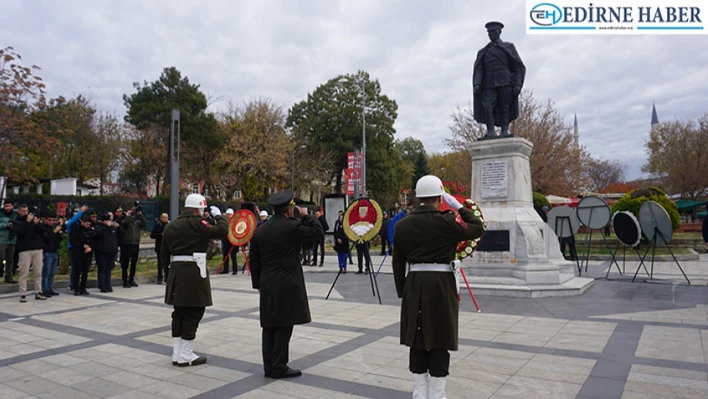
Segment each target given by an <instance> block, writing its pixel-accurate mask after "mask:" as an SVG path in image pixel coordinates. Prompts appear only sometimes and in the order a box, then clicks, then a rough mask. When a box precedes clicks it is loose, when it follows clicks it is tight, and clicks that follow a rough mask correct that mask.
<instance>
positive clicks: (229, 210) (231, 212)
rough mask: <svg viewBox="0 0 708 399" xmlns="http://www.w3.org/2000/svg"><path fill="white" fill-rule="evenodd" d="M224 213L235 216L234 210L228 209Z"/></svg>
mask: <svg viewBox="0 0 708 399" xmlns="http://www.w3.org/2000/svg"><path fill="white" fill-rule="evenodd" d="M224 213H225V214H227V215H233V214H234V210H233V209H231V208H229V209H227V210H226V212H224Z"/></svg>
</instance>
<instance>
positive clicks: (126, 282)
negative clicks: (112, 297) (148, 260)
mask: <svg viewBox="0 0 708 399" xmlns="http://www.w3.org/2000/svg"><path fill="white" fill-rule="evenodd" d="M123 288H130V284H128V281H127V280H123Z"/></svg>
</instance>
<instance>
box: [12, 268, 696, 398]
mask: <svg viewBox="0 0 708 399" xmlns="http://www.w3.org/2000/svg"><path fill="white" fill-rule="evenodd" d="M380 259H381V258H379V257H374V261H375V262H377V263H378V261H380ZM332 260H333V259H331V258H330V259H329V260H328V263H327V264H326V266H325V267H323V268H319V267H306V268H305V270H306V271H307V272H308V273H307V274H306V280H307V282H308V293H309V295H310V307H311V310H312V318H313V322H312V323H311V324H308V325H305V326H296V327H295V331H294V335H293V340H292V342H291V362H290V365H291V366H292V367H294V368H298V369H302V370H303V373H304V375H303V376H302V377H300V378H295V379H290V380H272V379H266V378H265V377H264V376H263V371H262V367H261V352H260V337H261V333H260V328H259V323H258V294H257V292H256V291H254V290H252V289H250V283H249V280H248V277H247V276H246V275H238V276H232V275H228V276H212V288H213V297H214V303H215V306H213V307H210V308H208V309H207V313H206V315H205V318H204V320H203V322H202V324H201V326H200V327H199V330H198V332H197V340H196V343H195V352H197V353H198V354H206V355H208V356H209V361H208V363H207V364H206V365H203V366H195V367H186V368H178V367H175V366H172V364H171V360H170V355H171V351H172V347H171V338H170V332H169V331H170V330H169V325H170V311H171V308H170V307H168V306H167V305H164V304H163V298H162V293H163V291H164V286H159V285H154V284H142V285H141V286H140V287H138V288H131V289H123V288H116V291H115V292H113V293H112V294H100V293H99V292H98V291H97V290H95V289H92V290H90V292H91V295H90V296H81V297H74V296H73V295H67V291H66V289H62V290H61V292H62V295H60V296H58V297H53V298H51V299H48V300H47V301H42V302H40V301H35V300H33V299H31V297H29V298H30V299H29V300H28V302H27V303H25V304H21V303H19V302H18V298H17V294H9V295H4V296H3V297H2V299H0V342H1V343H2V344H1V345H0V398H3V399H16V398H32V397H38V398H48V399H49V398H51V399H64V398H72V399H83V398H116V399H118V398H121V399H122V398H126V399H128V398H130V399H142V398H146V399H147V398H192V397H195V398H251V399H255V398H308V399H309V398H327V399H343V398H387V399H389V398H390V399H396V398H410V397H411V393H410V392H411V390H412V383H411V380H410V373H409V372H408V370H407V366H408V362H407V354H408V353H407V350H406V347H404V346H401V345H399V344H398V335H397V334H398V318H399V310H398V304H399V300H398V298H396V295H395V289H394V287H393V278H392V276H391V275H390V274H384V273H382V274H380V275H379V279H378V284H379V287H380V289H381V295H382V299H383V303H384V304H383V305H379V304H378V301H377V300H376V298H375V297H374V296H373V295H372V291H371V286H370V283H369V278H368V276H365V275H355V274H353V271H355V270H356V269H355V268H354V267H352V266H349V273H347V274H346V275H342V276H341V278H340V279H339V281H338V282H337V284H336V287H335V290H334V291H333V293H332V296H331V297H330V299H329V300H328V301H325V300H324V297H325V295H326V294H327V291H328V290H329V288H330V286H331V284H332V281H333V280H334V277H335V274H334V273H333V271H334V269H335V267H336V266H335V265H333V264H332V263H329V262H331V261H332ZM386 263H388V262H386ZM706 263H708V262H706V260H705V259H704V260H702V261H701V262H693V263H692V264H688V265H687V267H686V269H687V272H689V273H693V274H689V277H692V282H693V283H694V286H691V287H688V286H685V285H677V284H649V283H643V282H639V281H638V282H636V283H634V284H632V283H630V282H627V281H617V280H614V281H606V280H604V278H603V279H600V280H598V281H597V282H596V284H595V285H594V286H593V287H592V288H591V289H590V290H589V291H588V292H586V293H585V294H584V295H582V296H579V297H565V298H547V299H516V298H501V297H491V296H479V297H478V298H477V300H478V302H479V304H480V306H481V307H482V310H483V313H477V312H475V309H474V306H473V304H472V302H471V300H470V298H469V295H467V296H463V297H462V299H463V301H462V303H461V313H460V350H459V351H457V352H453V353H452V365H451V373H452V375H451V376H450V377H449V378H448V386H447V393H448V397H449V398H451V399H459V398H529V399H530V398H544V399H546V398H603V399H605V398H624V399H633V398H637V399H638V398H641V399H659V398H706V397H708V287H707V286H706V281H707V280H706V278H707V277H708V273H706V269H708V266H706ZM607 265H608V263H602V264H600V263H598V262H594V263H593V262H591V266H590V274H591V275H595V276H600V275H602V276H603V277H604V272H605V270H606V267H607ZM631 265H636V263H631ZM629 266H630V264H629V263H628V270H630V269H631V271H632V273H633V272H634V270H635V268H636V266H632V267H631V268H630V267H629ZM384 269H386V272H388V271H390V266H385V267H384ZM657 270H663V271H665V273H667V277H670V278H675V277H676V276H675V275H674V274H675V273H674V272H678V271H677V270H675V271H674V270H673V269H672V268H671V267H670V265H669V264H657ZM611 277H619V276H618V275H616V274H615V273H613V274H611ZM659 277H660V276H659ZM677 281H678V280H677Z"/></svg>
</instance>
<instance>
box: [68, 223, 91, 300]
mask: <svg viewBox="0 0 708 399" xmlns="http://www.w3.org/2000/svg"><path fill="white" fill-rule="evenodd" d="M94 241H95V240H94V231H93V230H92V229H91V217H90V216H89V215H84V216H83V217H81V221H80V222H79V226H76V227H74V228H73V229H71V233H70V234H69V242H71V256H72V257H73V258H74V261H73V262H74V274H73V275H72V276H71V279H72V282H71V285H72V286H73V287H74V295H88V294H89V293H88V291H86V280H87V279H88V270H89V266H90V265H91V252H92V251H93V247H94V246H95V244H94Z"/></svg>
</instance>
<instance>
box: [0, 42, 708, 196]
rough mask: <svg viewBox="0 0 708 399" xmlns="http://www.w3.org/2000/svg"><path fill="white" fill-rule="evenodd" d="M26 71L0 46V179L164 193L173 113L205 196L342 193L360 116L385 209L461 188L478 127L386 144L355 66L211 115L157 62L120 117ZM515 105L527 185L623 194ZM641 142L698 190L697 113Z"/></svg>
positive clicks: (379, 112) (704, 136)
mask: <svg viewBox="0 0 708 399" xmlns="http://www.w3.org/2000/svg"><path fill="white" fill-rule="evenodd" d="M39 72H40V69H39V68H38V67H37V66H28V65H25V64H24V63H23V61H22V58H21V57H20V55H19V54H17V53H16V52H15V51H14V49H13V48H12V47H6V48H3V49H0V133H1V134H0V167H1V168H2V171H1V174H2V175H3V176H5V177H6V178H7V179H4V182H5V184H6V182H7V180H11V181H15V182H22V183H25V184H27V183H29V184H36V183H38V180H37V178H38V177H49V178H57V177H69V176H72V177H77V178H78V179H80V180H82V181H86V180H89V179H98V180H99V181H100V182H101V183H103V182H104V181H107V180H111V181H112V180H113V178H115V177H116V176H117V177H118V178H119V182H120V183H121V186H122V188H123V189H124V190H125V191H128V192H133V193H139V194H142V193H145V192H146V191H147V189H148V187H150V186H154V187H155V188H156V189H157V192H158V193H162V194H164V193H167V192H168V188H169V185H170V184H171V183H172V182H170V181H169V173H168V165H169V163H168V159H169V158H168V157H169V152H168V141H169V133H170V115H171V112H172V109H175V108H176V109H179V110H180V117H181V132H180V133H181V137H180V139H181V141H180V161H181V162H180V163H181V165H182V166H181V176H182V178H183V179H185V180H186V181H191V182H204V186H205V188H207V189H208V191H209V193H210V194H212V195H213V194H214V193H216V192H217V191H220V196H221V197H223V198H226V199H230V198H232V197H233V195H234V193H235V192H236V190H240V191H241V192H242V194H243V198H245V199H247V200H264V199H265V198H266V197H267V195H268V194H269V192H268V189H269V188H270V187H278V188H280V189H282V188H288V187H290V185H291V184H292V183H291V179H292V178H293V177H294V180H295V182H294V184H295V188H296V190H297V191H302V190H303V189H304V190H306V191H310V192H312V191H319V190H322V192H324V193H328V192H331V191H334V192H342V188H343V187H342V183H343V181H342V177H343V171H344V170H345V169H346V168H347V153H349V152H353V151H354V150H355V149H360V148H361V147H362V144H363V142H362V131H363V127H364V126H363V123H364V120H363V118H362V113H364V114H365V115H366V118H365V123H366V125H365V128H366V178H367V189H368V191H370V193H371V195H372V196H373V197H374V198H376V199H377V200H378V201H379V202H380V203H381V204H382V205H383V206H384V207H393V206H395V203H396V202H397V201H398V196H399V193H400V192H401V190H408V189H411V188H413V187H414V185H415V181H416V180H417V179H418V178H419V177H420V176H422V175H425V174H428V173H432V174H436V175H438V176H439V177H440V178H441V179H442V180H443V181H445V182H446V184H447V186H448V188H450V189H451V190H454V191H463V193H464V191H467V192H469V188H468V184H469V181H470V176H471V172H472V170H471V159H470V156H469V153H468V151H467V146H468V144H469V143H470V142H472V141H473V140H476V139H478V138H479V137H481V136H482V135H484V130H483V129H484V127H483V126H481V125H480V124H478V123H476V122H475V121H474V118H473V114H472V109H471V106H469V105H468V106H467V107H458V108H457V109H456V110H455V111H454V112H453V113H452V123H451V125H450V126H449V129H450V135H449V137H448V138H446V139H445V142H446V144H447V146H448V147H449V148H450V149H451V150H452V151H450V152H446V153H428V152H426V150H425V148H424V147H423V143H422V142H421V141H420V140H417V139H413V138H410V137H408V138H397V137H396V136H397V132H396V129H395V128H394V124H395V122H396V118H397V116H398V105H397V103H396V101H395V100H393V99H392V98H390V97H388V96H387V95H386V94H385V93H384V92H383V89H382V86H381V84H380V82H379V81H378V80H374V79H371V78H370V76H369V74H368V73H367V72H365V71H359V72H357V73H356V74H352V75H339V76H336V77H333V78H332V79H329V80H327V81H326V82H325V83H323V84H321V85H320V86H318V87H316V88H315V89H314V90H313V91H312V92H311V93H308V94H307V96H306V98H305V99H304V100H302V101H300V102H297V103H296V104H294V105H293V106H292V107H291V108H290V109H287V110H286V109H284V108H283V107H282V106H281V105H280V104H278V103H276V102H274V101H272V100H270V99H268V98H258V99H254V100H251V101H248V102H244V103H242V104H239V105H233V104H230V106H229V107H227V109H226V110H222V111H219V112H211V111H209V108H210V104H209V97H208V96H207V95H206V94H204V93H203V92H202V90H201V88H200V86H199V85H198V84H195V83H192V82H190V80H189V79H188V78H187V77H186V76H182V74H181V73H180V72H179V71H178V70H177V69H176V68H175V67H169V68H165V69H164V70H163V71H162V73H161V74H160V76H159V77H158V78H157V80H155V81H154V82H147V81H145V82H143V83H142V84H140V83H134V91H133V93H129V94H125V95H124V96H123V102H124V105H125V107H126V114H125V117H124V118H123V119H124V120H122V121H121V120H120V119H119V118H118V117H117V116H115V115H113V114H110V113H106V112H103V111H100V110H99V109H97V106H96V105H95V104H93V103H92V101H90V100H89V99H88V98H86V97H84V96H82V95H78V96H76V97H74V98H70V99H66V98H64V97H61V96H60V97H57V98H54V99H51V100H48V99H47V98H46V92H45V85H44V83H43V82H42V79H41V78H40V77H39ZM342 82H348V83H342ZM519 105H520V116H519V118H518V119H516V120H515V121H514V122H513V124H512V126H511V131H512V133H514V134H515V135H516V136H520V137H523V138H526V139H528V140H530V141H531V142H532V143H533V144H534V150H533V153H532V156H531V160H530V163H531V177H532V185H533V189H534V191H537V192H542V193H544V194H556V195H563V196H574V195H577V194H579V193H581V192H583V191H592V192H613V191H617V192H624V191H627V190H628V189H630V188H634V187H630V186H629V185H628V184H627V183H625V182H624V180H625V176H624V171H625V169H626V168H627V165H626V164H624V163H622V162H621V161H617V160H607V159H603V158H601V157H591V156H590V154H589V153H588V151H587V150H586V149H585V148H584V147H582V146H579V145H578V143H577V142H576V141H575V137H574V135H573V134H572V130H571V126H569V125H567V124H566V123H565V122H564V120H563V117H562V116H561V115H560V114H559V113H558V111H557V110H556V109H555V107H554V104H553V103H552V102H551V101H548V102H547V103H545V104H544V103H542V102H539V101H537V100H536V99H535V98H534V96H533V94H532V93H531V92H530V91H523V92H522V94H521V96H520V98H519ZM405 133H406V132H403V134H404V135H405ZM303 146H304V148H303ZM646 149H647V154H648V161H647V164H646V165H645V166H644V168H643V171H644V172H648V173H650V174H652V175H655V176H665V177H666V182H667V185H668V186H667V187H665V188H666V191H667V192H669V193H670V194H680V195H682V196H683V197H686V198H696V197H700V196H705V195H706V193H705V188H706V187H708V156H706V154H708V113H706V114H705V115H703V116H702V117H700V118H698V119H697V120H693V121H686V122H681V121H674V122H665V123H662V124H660V125H659V126H657V127H655V128H654V129H653V130H652V132H651V134H650V137H649V140H648V141H647V143H646ZM293 166H294V167H295V169H296V173H294V174H293V173H292V169H293ZM217 187H219V188H220V190H217ZM101 188H102V189H103V184H101ZM0 192H2V187H0ZM303 199H305V200H307V199H309V198H303Z"/></svg>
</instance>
